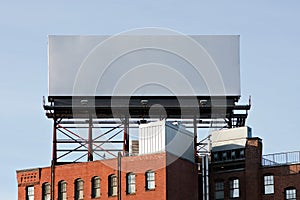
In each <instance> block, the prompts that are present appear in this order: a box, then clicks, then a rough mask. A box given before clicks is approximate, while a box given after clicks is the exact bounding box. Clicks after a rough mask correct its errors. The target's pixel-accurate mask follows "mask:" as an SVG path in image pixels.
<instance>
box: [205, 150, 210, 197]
mask: <svg viewBox="0 0 300 200" xmlns="http://www.w3.org/2000/svg"><path fill="white" fill-rule="evenodd" d="M205 170H206V173H205V176H206V181H205V183H206V200H209V177H208V173H209V170H208V155H206V156H205Z"/></svg>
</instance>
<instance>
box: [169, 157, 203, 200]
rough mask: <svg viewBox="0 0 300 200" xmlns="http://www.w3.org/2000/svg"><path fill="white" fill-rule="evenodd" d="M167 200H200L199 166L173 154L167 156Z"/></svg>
mask: <svg viewBox="0 0 300 200" xmlns="http://www.w3.org/2000/svg"><path fill="white" fill-rule="evenodd" d="M167 163H168V166H167V199H170V200H173V199H175V200H176V199H178V200H182V199H184V200H185V199H188V200H197V199H198V171H197V165H196V164H194V163H191V162H189V161H185V160H182V159H180V158H178V157H176V156H173V155H171V154H168V155H167Z"/></svg>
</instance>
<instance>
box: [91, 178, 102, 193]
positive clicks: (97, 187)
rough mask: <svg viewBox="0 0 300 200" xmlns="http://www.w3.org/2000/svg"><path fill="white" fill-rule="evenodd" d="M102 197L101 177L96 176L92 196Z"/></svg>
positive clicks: (93, 179)
mask: <svg viewBox="0 0 300 200" xmlns="http://www.w3.org/2000/svg"><path fill="white" fill-rule="evenodd" d="M96 197H100V178H99V177H98V176H95V177H93V178H92V198H96Z"/></svg>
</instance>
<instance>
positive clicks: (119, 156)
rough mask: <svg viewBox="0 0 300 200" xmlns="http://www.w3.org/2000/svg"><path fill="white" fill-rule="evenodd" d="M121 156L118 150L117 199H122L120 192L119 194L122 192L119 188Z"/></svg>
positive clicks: (120, 181) (120, 184) (120, 182)
mask: <svg viewBox="0 0 300 200" xmlns="http://www.w3.org/2000/svg"><path fill="white" fill-rule="evenodd" d="M121 158H122V155H121V152H118V187H117V194H118V200H121V199H122V194H121V192H122V190H121V186H122V177H121V175H122V171H121V169H122V168H121Z"/></svg>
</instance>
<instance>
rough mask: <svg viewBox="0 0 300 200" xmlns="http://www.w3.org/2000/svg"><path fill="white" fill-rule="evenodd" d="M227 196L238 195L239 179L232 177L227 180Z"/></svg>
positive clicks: (234, 196) (233, 196) (235, 196)
mask: <svg viewBox="0 0 300 200" xmlns="http://www.w3.org/2000/svg"><path fill="white" fill-rule="evenodd" d="M229 197H230V198H237V197H240V188H239V179H232V180H230V181H229Z"/></svg>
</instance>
